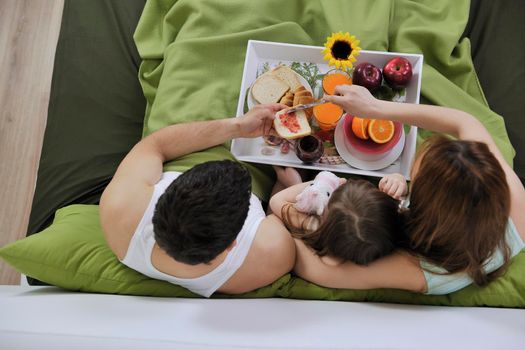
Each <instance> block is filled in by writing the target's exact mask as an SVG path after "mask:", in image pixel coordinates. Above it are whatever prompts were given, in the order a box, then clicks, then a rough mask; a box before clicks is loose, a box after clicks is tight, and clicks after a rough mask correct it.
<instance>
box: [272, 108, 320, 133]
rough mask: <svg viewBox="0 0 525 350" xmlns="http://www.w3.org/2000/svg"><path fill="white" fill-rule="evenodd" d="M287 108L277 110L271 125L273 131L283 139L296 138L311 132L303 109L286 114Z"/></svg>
mask: <svg viewBox="0 0 525 350" xmlns="http://www.w3.org/2000/svg"><path fill="white" fill-rule="evenodd" d="M286 112H287V109H283V110H282V111H279V112H278V113H277V114H276V115H275V119H274V121H273V125H274V127H275V131H277V134H279V136H280V137H282V138H283V139H289V140H291V139H296V138H299V137H304V136H307V135H310V134H311V133H312V128H310V124H308V118H307V117H306V114H305V112H304V111H297V112H295V113H291V114H287V113H286Z"/></svg>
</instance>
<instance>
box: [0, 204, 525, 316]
mask: <svg viewBox="0 0 525 350" xmlns="http://www.w3.org/2000/svg"><path fill="white" fill-rule="evenodd" d="M0 257H2V258H3V259H4V260H6V261H7V262H8V263H9V264H11V265H12V266H14V267H15V268H16V269H17V270H18V271H20V272H21V273H23V274H26V275H28V276H31V277H34V278H37V279H39V280H41V281H44V282H46V283H49V284H53V285H56V286H59V287H62V288H66V289H70V290H77V291H83V292H97V293H114V294H129V295H144V296H172V297H197V296H196V295H195V294H193V293H191V292H189V291H188V290H186V289H184V288H182V287H179V286H175V285H172V284H170V283H167V282H163V281H157V280H154V279H151V278H149V277H146V276H143V275H142V274H140V273H138V272H136V271H134V270H132V269H130V268H128V267H126V266H125V265H123V264H121V263H120V262H119V261H118V260H117V258H116V257H115V255H114V254H113V253H112V252H111V250H110V249H109V247H108V246H107V244H106V241H105V240H104V236H103V232H102V229H101V227H100V223H99V215H98V206H96V205H71V206H68V207H65V208H62V209H60V210H58V211H57V213H56V215H55V220H54V222H53V224H52V225H51V226H50V227H48V228H47V229H45V230H44V231H42V232H40V233H37V234H35V235H32V236H30V237H28V238H25V239H22V240H20V241H17V242H14V243H11V244H10V245H8V246H5V247H3V248H1V249H0ZM524 275H525V251H523V252H521V253H520V254H518V255H517V256H516V257H514V259H513V260H512V262H511V264H510V266H509V269H508V271H507V273H506V274H505V276H503V277H501V278H499V279H497V280H496V281H494V282H493V283H491V284H490V285H489V286H487V287H485V288H479V287H476V286H470V287H467V288H465V289H463V290H460V291H458V292H455V293H452V294H450V295H441V296H427V295H422V294H416V293H410V292H405V291H401V290H387V289H377V290H366V291H363V290H361V291H358V290H342V289H341V290H336V289H328V288H322V287H319V286H316V285H314V284H311V283H308V282H306V281H304V280H302V279H300V278H297V277H292V276H291V275H290V274H287V275H285V276H283V277H281V278H280V279H279V280H277V281H276V282H274V283H273V284H272V285H270V286H267V287H264V288H261V289H258V290H256V291H254V292H251V293H247V294H243V295H240V296H235V297H239V298H266V297H285V298H297V299H320V300H347V301H374V302H393V303H406V304H428V305H457V306H499V307H525V279H524V278H523V276H524ZM214 297H226V296H224V295H216V296H214Z"/></svg>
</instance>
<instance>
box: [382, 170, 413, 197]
mask: <svg viewBox="0 0 525 350" xmlns="http://www.w3.org/2000/svg"><path fill="white" fill-rule="evenodd" d="M379 190H380V191H381V192H385V193H386V194H388V195H389V196H390V197H392V198H395V199H401V198H402V197H405V196H406V195H407V193H408V187H407V182H406V180H405V177H404V176H403V175H401V174H388V175H387V176H385V177H383V178H382V179H381V180H380V181H379Z"/></svg>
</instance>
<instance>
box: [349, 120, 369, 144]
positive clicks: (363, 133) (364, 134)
mask: <svg viewBox="0 0 525 350" xmlns="http://www.w3.org/2000/svg"><path fill="white" fill-rule="evenodd" d="M369 123H370V119H366V118H359V117H353V118H352V132H353V133H354V135H355V136H357V137H358V138H360V139H362V140H368V139H369V136H368V124H369Z"/></svg>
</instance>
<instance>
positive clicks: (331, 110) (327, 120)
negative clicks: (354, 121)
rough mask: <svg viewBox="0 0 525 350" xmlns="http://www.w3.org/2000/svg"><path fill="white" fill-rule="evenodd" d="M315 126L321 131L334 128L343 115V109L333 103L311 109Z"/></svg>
mask: <svg viewBox="0 0 525 350" xmlns="http://www.w3.org/2000/svg"><path fill="white" fill-rule="evenodd" d="M313 112H314V116H315V119H316V120H317V124H319V127H320V128H321V129H322V130H331V129H333V128H335V126H336V125H337V122H338V121H339V119H341V116H342V115H343V109H342V108H341V107H339V106H338V105H336V104H333V103H323V104H322V105H317V106H315V107H314V108H313Z"/></svg>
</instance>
